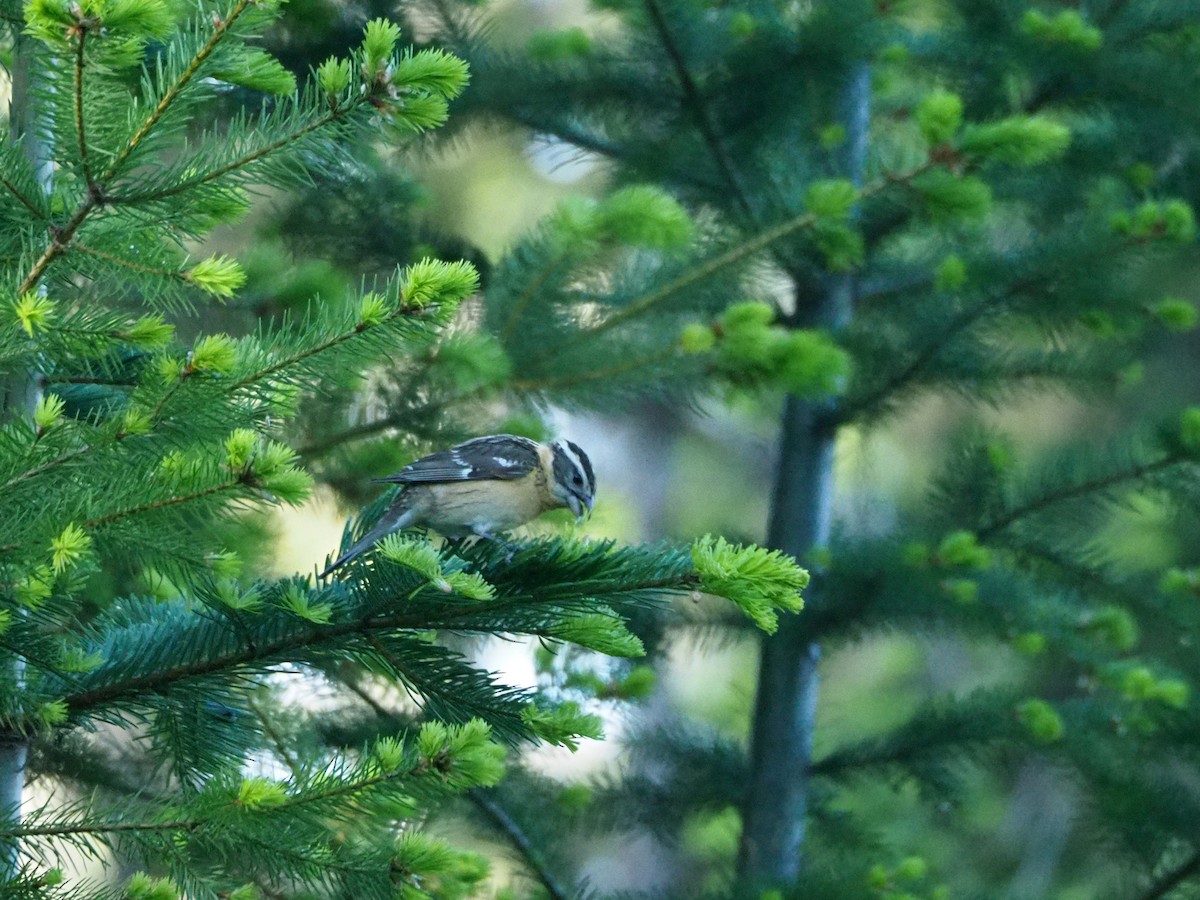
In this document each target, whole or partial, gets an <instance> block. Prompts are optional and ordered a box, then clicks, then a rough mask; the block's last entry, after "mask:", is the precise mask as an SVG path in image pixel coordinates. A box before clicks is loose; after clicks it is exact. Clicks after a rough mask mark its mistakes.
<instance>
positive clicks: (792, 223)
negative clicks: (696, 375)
mask: <svg viewBox="0 0 1200 900" xmlns="http://www.w3.org/2000/svg"><path fill="white" fill-rule="evenodd" d="M937 165H938V163H937V162H935V161H933V160H927V161H925V162H923V163H921V164H920V165H919V166H916V167H915V168H913V169H910V170H908V171H906V172H901V173H893V174H889V175H886V176H884V177H883V178H880V179H879V180H877V181H875V182H873V183H872V184H869V185H867V186H865V187H864V188H862V189H861V190H860V191H859V193H858V200H857V201H856V202H859V203H861V202H862V201H863V200H866V199H869V198H870V197H873V196H875V195H877V194H880V193H882V192H883V191H885V190H887V189H888V188H890V187H892V186H894V185H897V184H907V183H908V182H910V181H912V179H914V178H916V177H917V176H918V175H920V174H922V173H924V172H927V171H929V170H930V169H932V168H935V167H936V166H937ZM816 222H817V216H815V215H813V214H812V213H810V212H804V213H800V214H799V215H796V216H793V217H792V218H790V219H786V220H785V221H783V222H780V223H779V224H777V225H773V226H771V227H770V228H767V229H764V230H763V231H760V232H759V233H758V234H755V235H753V236H752V237H750V238H748V239H747V240H745V241H743V242H742V243H740V244H737V245H736V246H734V247H731V248H729V249H728V250H726V251H725V252H724V253H718V254H717V255H716V256H714V257H712V258H710V259H707V260H704V261H702V262H700V263H698V264H697V265H695V266H692V267H691V268H690V269H688V270H687V271H686V272H684V273H683V274H681V275H679V276H677V277H676V278H674V279H672V280H671V281H668V282H667V283H666V284H664V285H661V286H660V287H657V288H655V289H654V290H652V291H650V292H649V293H647V294H645V295H643V296H642V297H640V298H639V299H637V300H635V301H633V302H632V303H630V304H628V305H627V306H625V307H623V308H622V309H621V310H620V311H618V312H616V313H614V314H613V315H611V316H609V317H608V318H607V319H605V320H604V321H603V322H601V323H600V324H598V325H595V326H593V327H591V328H588V329H585V330H582V331H580V332H578V333H577V334H576V335H575V337H574V339H572V340H567V341H564V342H563V343H561V344H559V345H558V347H556V348H555V355H556V356H561V355H562V353H563V352H564V351H565V350H566V349H568V348H569V347H572V346H574V345H575V344H576V343H579V342H580V341H583V340H587V339H589V338H592V337H595V336H596V335H598V334H602V333H603V332H605V331H609V330H610V329H613V328H615V327H617V326H618V325H621V324H623V323H625V322H627V321H629V320H630V319H633V318H636V317H637V316H640V315H641V314H642V313H644V312H646V311H647V310H649V309H651V308H653V307H654V306H657V305H658V304H659V303H661V302H662V301H663V300H666V299H667V298H668V297H671V296H673V295H675V294H678V293H679V292H680V291H682V290H684V289H686V288H689V287H691V286H692V285H694V284H697V283H699V282H702V281H705V280H707V279H709V278H711V277H712V276H713V275H715V274H716V273H718V272H720V271H721V270H722V269H725V268H728V267H729V266H732V265H735V264H737V263H739V262H741V261H743V260H745V259H747V258H748V257H751V256H753V255H754V254H756V253H759V252H760V251H762V250H765V249H766V248H768V247H770V246H771V245H772V244H774V243H775V242H776V241H779V240H782V239H783V238H785V237H788V236H789V235H792V234H795V233H796V232H798V231H803V230H805V229H807V228H811V227H812V226H813V225H815V224H816Z"/></svg>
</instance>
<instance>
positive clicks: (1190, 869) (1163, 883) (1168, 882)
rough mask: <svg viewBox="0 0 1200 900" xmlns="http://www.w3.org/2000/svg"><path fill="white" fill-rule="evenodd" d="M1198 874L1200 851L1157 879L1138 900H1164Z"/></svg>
mask: <svg viewBox="0 0 1200 900" xmlns="http://www.w3.org/2000/svg"><path fill="white" fill-rule="evenodd" d="M1198 874H1200V850H1198V851H1196V852H1194V853H1192V855H1191V856H1189V857H1188V858H1187V859H1185V860H1184V861H1183V862H1182V863H1180V864H1179V865H1178V866H1176V867H1175V868H1174V869H1172V870H1171V871H1169V872H1167V873H1166V874H1164V875H1163V876H1162V877H1161V878H1159V879H1157V880H1156V881H1155V882H1154V883H1153V884H1151V885H1150V887H1148V888H1147V889H1146V890H1145V892H1144V893H1141V894H1138V897H1137V900H1162V898H1164V897H1166V896H1167V895H1168V894H1170V893H1171V891H1173V890H1175V888H1177V887H1179V886H1180V885H1181V884H1183V883H1184V882H1185V881H1188V880H1189V879H1191V878H1194V877H1195V876H1196V875H1198Z"/></svg>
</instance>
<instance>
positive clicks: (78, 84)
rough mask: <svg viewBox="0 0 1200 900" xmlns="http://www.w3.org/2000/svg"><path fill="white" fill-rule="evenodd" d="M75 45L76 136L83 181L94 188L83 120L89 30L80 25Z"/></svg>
mask: <svg viewBox="0 0 1200 900" xmlns="http://www.w3.org/2000/svg"><path fill="white" fill-rule="evenodd" d="M77 34H78V35H79V40H78V42H77V43H76V45H75V136H76V138H77V139H78V141H79V163H80V165H81V166H82V167H83V181H84V183H85V184H86V185H87V186H88V187H89V188H91V187H92V166H91V162H90V161H89V160H88V147H87V132H86V130H85V127H84V119H83V45H84V41H85V40H86V39H87V28H86V27H85V26H84V25H83V24H82V23H80V24H79V26H78V31H77Z"/></svg>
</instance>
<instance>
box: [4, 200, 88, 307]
mask: <svg viewBox="0 0 1200 900" xmlns="http://www.w3.org/2000/svg"><path fill="white" fill-rule="evenodd" d="M98 203H99V194H98V193H97V192H96V191H88V194H87V196H86V197H84V199H83V202H82V203H80V204H79V208H78V209H77V210H75V214H74V215H72V216H71V218H70V219H68V220H67V224H66V225H63V226H62V227H61V228H58V227H55V226H53V225H51V226H50V236H51V237H50V243H49V244H47V246H46V249H45V250H43V251H42V255H41V256H39V257H38V258H37V261H36V262H34V264H33V267H32V268H31V269H30V270H29V273H28V274H27V275H26V276H25V279H24V280H23V281H22V282H21V286H20V287H18V288H17V291H16V293H17V296H18V297H20V296H22V295H23V294H27V293H29V292H30V291H32V290H33V289H34V288H36V287H37V285H38V282H39V281H41V278H42V275H44V274H45V273H46V269H48V268H49V267H50V264H51V263H52V262H54V261H55V260H56V259H58V258H59V257H60V256H62V254H63V253H64V252H66V249H67V245H68V244H69V243H70V242H71V239H72V238H73V237H75V232H77V231H78V230H79V227H80V226H81V225H82V224H83V223H84V222H85V221H86V220H87V217H88V216H89V215H91V213H92V210H93V209H95V208H96V206H97V204H98Z"/></svg>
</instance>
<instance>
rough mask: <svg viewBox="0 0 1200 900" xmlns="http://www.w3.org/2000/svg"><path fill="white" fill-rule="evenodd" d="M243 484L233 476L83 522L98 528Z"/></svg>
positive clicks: (90, 526) (86, 525)
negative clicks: (232, 477) (194, 490)
mask: <svg viewBox="0 0 1200 900" xmlns="http://www.w3.org/2000/svg"><path fill="white" fill-rule="evenodd" d="M241 484H244V482H243V481H242V479H240V478H235V479H233V480H231V481H225V482H222V483H221V484H214V485H212V486H210V487H206V488H204V489H203V490H200V491H196V492H195V493H191V494H179V495H177V496H175V497H164V498H163V499H161V500H152V501H150V502H149V503H140V504H138V505H137V506H131V507H129V508H128V509H122V510H118V511H117V512H113V513H108V514H107V515H104V516H101V517H100V518H98V519H92V520H90V521H89V522H86V523H85V527H86V528H99V527H100V526H102V525H108V524H110V523H111V522H116V521H118V520H119V519H127V518H129V517H130V516H136V515H141V514H142V513H146V512H153V511H154V510H157V509H166V508H167V507H169V506H177V505H179V504H180V503H190V502H191V501H193V500H199V499H200V498H201V497H211V496H212V495H213V494H219V493H222V492H223V491H228V490H232V489H233V488H235V487H238V486H239V485H241Z"/></svg>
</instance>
